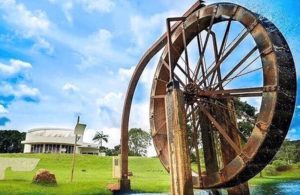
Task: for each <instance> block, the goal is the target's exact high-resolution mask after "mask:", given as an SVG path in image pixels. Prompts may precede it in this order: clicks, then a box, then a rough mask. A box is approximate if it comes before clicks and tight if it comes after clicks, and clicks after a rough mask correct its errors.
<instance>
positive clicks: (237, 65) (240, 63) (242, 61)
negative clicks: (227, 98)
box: [214, 45, 257, 89]
mask: <svg viewBox="0 0 300 195" xmlns="http://www.w3.org/2000/svg"><path fill="white" fill-rule="evenodd" d="M256 50H257V46H256V45H255V46H254V48H253V49H251V51H250V52H248V54H247V55H246V56H245V57H244V58H243V59H242V60H241V61H240V62H239V63H237V64H236V65H235V66H234V67H233V68H232V70H231V71H230V72H229V73H228V74H227V75H226V76H225V77H224V78H223V79H222V80H221V82H220V83H218V84H217V86H216V87H215V88H214V89H216V88H217V87H219V86H220V85H222V83H223V82H224V81H225V80H227V79H228V78H229V77H230V76H231V75H232V74H233V73H234V72H235V71H236V70H237V69H238V68H239V67H240V66H241V65H243V64H244V63H245V62H246V61H247V59H248V58H249V57H250V56H251V55H252V54H253V53H254V52H255V51H256Z"/></svg>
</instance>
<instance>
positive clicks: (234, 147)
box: [199, 105, 241, 154]
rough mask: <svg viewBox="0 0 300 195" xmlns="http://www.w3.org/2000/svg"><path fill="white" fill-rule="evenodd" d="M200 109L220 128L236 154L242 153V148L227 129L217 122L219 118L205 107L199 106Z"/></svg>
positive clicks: (220, 131) (219, 130)
mask: <svg viewBox="0 0 300 195" xmlns="http://www.w3.org/2000/svg"><path fill="white" fill-rule="evenodd" d="M199 108H200V110H201V111H202V112H203V113H204V114H205V115H206V116H207V118H208V119H209V120H210V121H211V122H212V124H213V126H214V127H215V128H216V129H217V130H218V132H219V133H220V134H221V135H222V137H223V138H224V139H225V140H226V141H227V143H228V144H229V145H230V146H231V147H232V149H233V150H234V151H235V152H236V154H240V152H241V150H240V148H239V147H238V146H237V145H236V144H235V143H234V141H233V140H232V139H231V138H230V137H229V135H228V134H227V133H226V130H225V129H224V128H223V127H222V126H221V125H220V124H219V123H218V122H217V120H216V119H215V118H214V117H213V116H212V115H211V114H210V113H209V112H208V111H207V110H206V108H204V107H203V106H201V105H200V106H199Z"/></svg>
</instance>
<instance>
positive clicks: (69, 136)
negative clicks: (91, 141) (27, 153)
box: [22, 128, 82, 145]
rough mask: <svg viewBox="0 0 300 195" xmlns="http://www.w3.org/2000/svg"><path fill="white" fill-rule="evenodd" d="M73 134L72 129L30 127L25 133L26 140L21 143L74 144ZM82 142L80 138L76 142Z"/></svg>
mask: <svg viewBox="0 0 300 195" xmlns="http://www.w3.org/2000/svg"><path fill="white" fill-rule="evenodd" d="M74 139H75V134H74V130H72V129H64V128H35V129H30V130H29V131H28V132H27V134H26V140H25V141H22V143H23V144H33V143H59V144H74ZM81 142H82V138H81V139H80V140H79V141H78V144H79V145H80V143H81Z"/></svg>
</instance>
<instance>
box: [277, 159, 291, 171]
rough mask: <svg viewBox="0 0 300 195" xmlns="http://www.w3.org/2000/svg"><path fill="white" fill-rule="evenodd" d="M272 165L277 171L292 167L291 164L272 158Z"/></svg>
mask: <svg viewBox="0 0 300 195" xmlns="http://www.w3.org/2000/svg"><path fill="white" fill-rule="evenodd" d="M272 165H274V167H275V169H276V171H279V172H283V171H288V170H291V169H292V168H293V166H292V165H287V164H286V163H285V162H284V161H282V160H274V161H273V163H272Z"/></svg>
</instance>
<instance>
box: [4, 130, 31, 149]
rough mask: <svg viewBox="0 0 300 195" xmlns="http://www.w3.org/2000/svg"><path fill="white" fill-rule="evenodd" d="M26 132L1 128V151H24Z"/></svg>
mask: <svg viewBox="0 0 300 195" xmlns="http://www.w3.org/2000/svg"><path fill="white" fill-rule="evenodd" d="M25 136H26V133H25V132H19V131H17V130H0V153H20V152H23V148H24V145H23V144H21V141H23V140H25Z"/></svg>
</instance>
